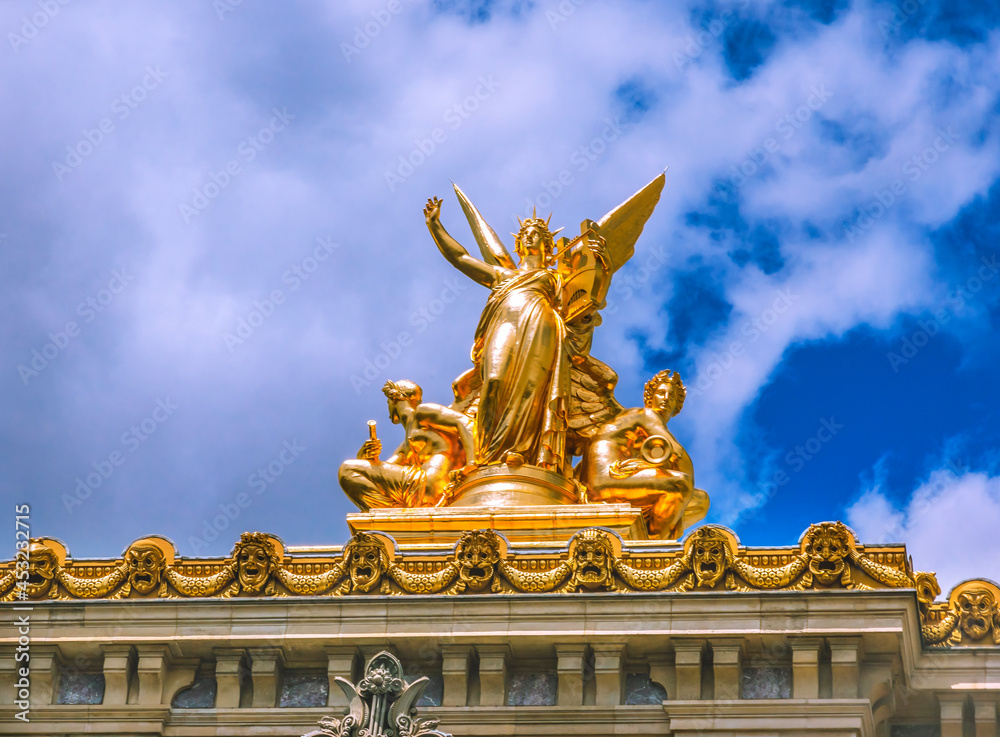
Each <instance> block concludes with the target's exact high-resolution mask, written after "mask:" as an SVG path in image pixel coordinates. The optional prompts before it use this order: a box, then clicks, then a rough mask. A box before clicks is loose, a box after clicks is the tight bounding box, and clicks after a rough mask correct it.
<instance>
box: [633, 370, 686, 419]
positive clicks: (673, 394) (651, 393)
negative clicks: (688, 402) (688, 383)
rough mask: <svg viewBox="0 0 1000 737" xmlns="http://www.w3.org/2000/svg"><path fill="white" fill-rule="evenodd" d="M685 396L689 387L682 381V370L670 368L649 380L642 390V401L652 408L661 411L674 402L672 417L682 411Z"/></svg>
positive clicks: (671, 410) (671, 411)
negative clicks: (671, 369)
mask: <svg viewBox="0 0 1000 737" xmlns="http://www.w3.org/2000/svg"><path fill="white" fill-rule="evenodd" d="M685 397H687V389H686V388H685V387H684V382H683V381H681V375H680V372H679V371H670V369H664V370H663V371H661V372H660V373H658V374H656V376H654V377H653V378H652V379H650V380H649V381H647V382H646V388H645V389H644V390H643V392H642V401H643V403H644V404H645V405H646V406H647V407H649V408H650V409H655V410H657V411H660V410H663V409H667V404H668V403H670V404H672V405H673V407H672V409H670V410H669V411H670V416H671V417H673V416H674V415H676V414H677V413H678V412H680V411H681V407H683V406H684V399H685Z"/></svg>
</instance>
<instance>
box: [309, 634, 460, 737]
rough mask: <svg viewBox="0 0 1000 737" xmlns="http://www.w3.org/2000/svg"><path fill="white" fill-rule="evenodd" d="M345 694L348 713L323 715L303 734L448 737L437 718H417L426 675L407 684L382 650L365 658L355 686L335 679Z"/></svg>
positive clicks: (321, 736) (319, 736)
mask: <svg viewBox="0 0 1000 737" xmlns="http://www.w3.org/2000/svg"><path fill="white" fill-rule="evenodd" d="M335 680H336V682H337V685H339V686H340V688H341V689H343V691H344V693H345V694H346V695H347V701H348V707H347V713H346V714H345V715H344V716H343V717H342V718H340V719H337V718H336V717H323V719H321V720H320V722H319V724H320V728H319V729H318V730H316V731H315V732H310V733H309V734H307V735H303V737H451V735H450V734H448V733H447V732H440V731H438V730H437V729H435V727H437V725H438V721H439V720H437V719H418V718H417V709H416V707H415V706H414V704H415V703H416V702H417V700H418V699H419V698H420V696H421V694H422V693H423V691H424V688H426V687H427V682H428V681H427V678H426V677H425V678H418V679H417V680H415V681H414V682H413V683H411V684H409V685H407V684H406V681H405V680H404V678H403V666H402V665H401V664H400V662H399V660H397V659H396V657H395V656H393V655H392V654H390V653H387V652H385V651H384V650H383V651H382V652H380V653H379V654H378V655H376V656H375V657H373V658H372V659H371V660H370V661H368V666H367V667H366V668H365V675H364V677H363V678H362V679H361V682H360V683H359V684H358V685H357V686H355V685H354V684H353V683H351V682H350V681H347V680H345V679H343V678H337V679H335Z"/></svg>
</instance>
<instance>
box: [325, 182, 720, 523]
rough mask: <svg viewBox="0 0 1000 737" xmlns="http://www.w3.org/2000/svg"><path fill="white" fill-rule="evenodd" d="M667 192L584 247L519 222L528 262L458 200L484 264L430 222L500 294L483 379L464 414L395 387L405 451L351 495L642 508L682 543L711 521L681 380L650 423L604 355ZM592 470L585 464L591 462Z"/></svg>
mask: <svg viewBox="0 0 1000 737" xmlns="http://www.w3.org/2000/svg"><path fill="white" fill-rule="evenodd" d="M664 181H665V177H664V175H663V174H661V175H660V176H658V177H657V178H656V179H654V180H653V181H652V182H650V183H649V184H648V185H647V186H645V187H644V188H642V189H641V190H640V191H639V192H637V193H636V194H635V195H633V196H632V197H630V198H629V199H628V200H626V201H625V202H624V203H622V204H621V205H619V206H618V207H616V208H614V209H613V210H612V211H611V212H609V213H608V214H607V215H605V216H604V217H603V218H601V219H600V220H599V221H597V222H594V221H593V220H584V221H583V222H582V223H581V226H580V235H578V236H576V237H574V238H572V239H569V238H566V237H563V238H559V240H558V241H557V240H556V239H555V236H556V235H557V234H558V233H559V231H558V230H556V231H552V230H551V229H550V226H549V222H550V220H551V216H550V218H549V219H542V218H539V217H537V216H533V217H531V218H528V219H527V220H524V221H521V222H520V228H519V230H518V232H517V233H516V234H514V255H512V254H511V253H510V252H509V251H508V250H507V248H506V246H505V245H504V244H503V242H502V241H501V239H500V238H499V236H497V234H496V232H495V231H494V230H493V229H492V228H491V227H490V226H489V224H488V223H487V222H486V220H485V219H484V218H483V216H482V215H481V214H480V212H479V211H478V210H477V209H476V207H475V205H473V204H472V201H471V200H470V199H469V198H468V197H467V196H466V195H465V193H464V192H462V191H461V190H460V189H459V188H458V187H457V186H456V187H455V194H456V195H457V197H458V201H459V204H460V205H461V207H462V211H463V212H464V214H465V216H466V218H467V220H468V222H469V225H470V227H471V229H472V234H473V238H474V239H475V241H476V244H477V245H478V247H479V252H480V255H481V258H480V257H477V256H473V255H471V254H470V253H469V251H468V250H466V249H465V247H463V246H462V245H461V244H460V243H459V242H458V241H457V240H456V239H455V238H453V237H452V236H451V234H450V233H448V231H447V230H446V229H445V227H444V226H443V225H442V224H441V218H440V215H441V206H442V203H441V200H440V199H438V198H436V197H432V198H431V199H429V200H428V201H427V205H426V207H425V208H424V218H425V221H426V224H427V228H428V230H429V232H430V234H431V237H432V239H433V241H434V243H435V245H436V246H437V248H438V250H439V251H440V252H441V254H442V255H443V256H444V257H445V259H447V261H448V262H449V263H450V264H451V265H452V266H454V267H455V268H456V269H458V270H459V271H460V272H461V273H462V274H464V275H465V276H467V277H468V278H470V279H471V280H472V281H474V282H476V283H477V284H479V285H481V286H483V287H486V288H487V289H488V290H489V295H488V297H487V299H486V306H485V307H484V309H483V312H482V314H481V316H480V319H479V324H478V326H477V327H476V330H475V333H474V335H473V339H472V350H471V354H470V357H471V360H472V367H471V368H470V369H469V370H468V371H466V372H465V373H463V374H462V375H461V376H459V377H458V378H457V379H456V380H455V382H454V384H453V390H454V401H453V402H452V404H451V405H450V406H449V407H444V406H442V405H437V404H420V402H421V396H420V390H419V387H417V386H416V384H413V383H412V382H409V381H400V382H395V383H394V382H390V383H389V384H387V385H386V389H385V390H384V391H386V393H387V396H389V412H390V417H391V418H392V421H393V422H394V423H397V424H402V425H403V429H404V433H405V439H404V441H403V444H402V445H401V446H400V448H399V450H397V452H396V453H395V454H394V455H393V456H392V457H391V458H390V459H388V460H387V461H381V460H380V459H379V453H380V450H381V443H380V441H379V440H378V439H377V438H376V437H375V435H374V434H373V435H372V436H371V437H370V438H369V440H367V441H366V442H365V443H364V445H362V447H361V450H360V452H359V453H358V458H357V459H356V460H349V461H345V462H344V464H343V465H342V466H341V470H340V483H341V486H342V487H343V489H344V491H345V492H346V493H347V495H348V497H350V498H351V500H352V501H353V502H354V503H355V504H357V505H358V506H359V507H360V508H361V509H362V510H366V511H367V510H370V509H372V508H376V507H391V508H398V509H411V508H417V507H426V506H450V505H456V506H479V507H484V506H489V507H496V506H510V507H518V506H532V505H539V504H543V505H544V504H586V503H627V504H631V505H632V506H635V507H637V508H639V509H641V510H642V512H643V518H644V520H645V523H646V525H647V528H648V532H649V534H650V535H651V536H652V537H658V538H674V539H676V538H678V537H680V535H681V534H682V532H683V530H684V528H685V527H688V526H690V525H691V524H693V523H694V522H697V521H698V520H700V519H702V518H703V517H704V516H705V513H706V512H707V511H708V504H709V502H708V495H707V494H706V493H705V492H704V491H702V490H699V489H695V487H694V471H693V466H692V464H691V459H690V457H689V456H688V454H687V453H686V452H685V451H684V449H683V447H682V446H681V444H680V443H679V442H677V439H676V438H675V437H674V436H673V434H672V433H671V432H670V431H668V430H667V427H666V425H667V421H668V420H669V419H670V417H672V416H673V415H675V414H676V413H677V412H678V411H679V410H680V406H681V404H682V403H683V392H684V388H683V384H682V383H681V381H680V376H679V375H677V374H676V373H674V374H670V373H669V372H661V373H660V374H657V377H654V379H653V380H651V382H650V384H651V386H650V387H649V388H648V390H647V397H646V406H645V407H644V408H639V409H633V410H626V409H625V408H623V407H622V406H621V405H620V404H619V403H618V401H617V400H616V399H615V397H614V388H615V385H616V384H617V381H618V376H617V374H616V373H615V372H614V370H613V369H611V368H610V367H609V366H606V365H605V364H603V363H601V362H600V361H598V360H597V359H596V358H594V357H592V356H591V355H590V348H591V344H592V342H593V334H594V329H595V328H596V327H597V326H598V325H600V323H601V315H600V310H601V309H602V308H604V307H605V305H606V296H607V293H608V288H609V287H610V284H611V280H612V277H613V275H614V273H615V272H616V271H617V270H618V269H620V268H621V267H622V266H623V265H624V264H625V263H626V262H627V261H628V260H629V258H631V256H632V254H633V252H634V250H635V243H636V241H637V239H638V238H639V235H640V234H641V232H642V230H643V227H644V226H645V223H646V221H647V220H648V219H649V217H650V215H651V214H652V213H653V209H654V208H655V207H656V203H657V202H658V201H659V197H660V193H661V191H662V189H663V185H664ZM581 458H582V460H580V462H579V463H578V462H577V459H581Z"/></svg>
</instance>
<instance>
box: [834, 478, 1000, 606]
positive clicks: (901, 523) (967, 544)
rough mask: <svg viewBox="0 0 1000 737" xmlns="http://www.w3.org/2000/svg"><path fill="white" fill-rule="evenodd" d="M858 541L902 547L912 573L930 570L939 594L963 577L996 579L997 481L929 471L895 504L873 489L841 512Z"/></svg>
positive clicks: (999, 541) (999, 564)
mask: <svg viewBox="0 0 1000 737" xmlns="http://www.w3.org/2000/svg"><path fill="white" fill-rule="evenodd" d="M847 522H848V524H849V525H850V526H851V527H852V528H853V529H854V531H855V532H857V534H858V537H859V538H860V540H861V542H865V543H879V542H904V543H906V550H907V552H908V553H909V554H910V555H911V556H912V558H913V565H914V567H915V568H916V569H917V570H921V571H935V572H936V573H937V577H938V582H939V583H940V584H941V589H942V591H943V592H944V593H945V594H947V592H948V591H949V590H950V589H951V588H952V587H954V586H955V584H957V583H959V582H961V581H964V580H966V579H969V578H990V579H997V578H1000V536H998V535H997V530H1000V477H998V476H989V475H987V474H985V473H963V474H961V475H956V474H954V473H953V472H952V471H951V470H949V469H947V468H941V469H938V470H936V471H934V472H933V473H932V474H931V475H930V477H929V478H928V479H927V480H926V481H925V482H924V483H922V484H921V485H920V486H919V487H917V489H916V490H914V492H913V494H912V495H911V496H910V498H909V500H908V501H907V502H906V503H905V504H903V505H900V506H897V505H895V504H894V503H893V502H892V501H891V500H890V499H889V498H888V496H887V495H886V493H885V492H884V491H883V490H882V489H881V488H880V487H879V486H878V485H875V486H873V487H871V488H868V489H866V490H865V491H864V492H863V493H862V494H861V496H860V497H859V498H858V500H857V501H855V502H854V503H853V504H852V505H851V506H849V507H848V508H847Z"/></svg>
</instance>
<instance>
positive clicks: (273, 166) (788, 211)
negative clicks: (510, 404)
mask: <svg viewBox="0 0 1000 737" xmlns="http://www.w3.org/2000/svg"><path fill="white" fill-rule="evenodd" d="M998 22H1000V10H998V9H997V8H995V7H992V6H989V5H988V4H980V3H973V2H958V3H956V2H951V3H944V2H938V1H937V0H926V2H920V1H919V0H910V1H909V2H905V3H898V4H894V3H890V2H821V3H810V2H785V3H763V2H756V1H755V0H736V1H735V2H732V3H724V2H679V3H657V2H651V1H649V2H642V1H638V0H637V1H633V2H626V1H622V0H616V1H615V2H599V1H598V0H563V1H562V2H556V1H553V2H542V1H539V2H514V1H511V0H508V1H503V0H497V1H495V2H489V1H485V0H481V1H479V2H462V1H460V0H451V1H446V0H438V1H435V2H424V1H421V0H398V1H397V0H393V1H392V2H389V0H386V1H385V2H382V1H381V0H376V1H374V2H360V1H359V2H350V1H345V0H338V1H337V2H284V3H280V4H277V3H266V4H265V3H262V2H257V1H255V0H243V1H242V2H238V1H237V0H216V1H215V2H209V0H205V1H204V2H201V3H185V4H182V5H177V4H174V5H169V6H143V7H138V6H135V7H133V6H122V5H121V4H117V3H102V2H94V3H72V2H67V3H66V4H61V3H60V2H58V0H52V2H42V1H40V0H36V1H35V2H9V3H5V4H4V6H3V7H2V8H0V30H2V31H3V33H4V37H5V41H4V46H3V48H2V49H0V54H3V56H4V63H3V64H2V66H0V80H2V85H0V96H2V99H3V102H4V103H5V104H3V105H2V106H0V121H2V125H3V130H4V133H5V135H4V136H3V141H2V143H0V160H2V164H3V171H4V172H6V174H7V177H6V179H5V182H4V184H3V185H0V187H2V189H3V192H2V197H0V279H2V280H3V281H4V288H3V290H2V291H0V304H2V309H3V314H4V316H5V319H4V320H3V321H2V324H0V352H2V356H3V362H2V365H0V402H2V403H3V407H2V409H3V413H2V416H3V417H4V420H3V424H2V426H0V427H2V429H0V433H2V436H0V437H2V440H0V464H2V466H0V471H2V473H0V493H2V495H3V498H4V500H5V501H6V502H7V503H9V504H14V503H25V502H26V503H30V504H31V521H32V531H33V534H35V535H37V536H41V535H45V536H52V537H56V538H59V539H61V540H63V541H64V542H65V543H66V544H67V545H68V546H69V549H70V551H71V553H73V554H75V555H76V556H78V557H90V556H113V555H117V554H119V553H120V552H121V550H123V549H124V548H125V547H126V546H127V545H128V544H129V543H130V542H131V541H132V540H134V539H136V538H138V537H140V536H143V535H146V534H151V533H158V534H163V535H166V536H168V537H170V538H171V539H173V540H174V541H175V543H176V544H177V547H178V549H179V551H180V553H181V554H182V555H193V554H223V553H226V552H228V551H229V549H230V548H231V546H232V543H233V542H234V541H235V539H237V538H238V536H239V533H240V532H242V531H243V530H263V531H268V532H272V533H275V534H277V535H279V536H280V537H282V538H283V539H284V540H285V542H286V543H287V544H290V545H294V544H310V543H330V542H339V541H343V540H344V539H346V537H347V528H346V525H345V523H344V515H345V514H346V513H347V512H349V511H351V506H350V504H349V503H348V502H347V501H346V498H345V497H344V496H343V495H342V493H341V492H340V490H339V488H338V486H337V480H336V474H337V467H338V465H339V463H340V461H341V460H343V459H345V458H348V457H352V456H353V455H354V453H355V452H356V450H357V447H358V446H359V445H360V443H361V442H362V441H363V440H364V439H365V436H366V428H365V421H366V420H368V419H370V418H372V419H376V420H378V421H379V426H380V428H381V429H380V434H381V435H382V436H383V438H385V439H387V441H394V440H397V439H398V431H396V428H391V427H390V425H389V423H388V419H387V417H386V416H385V405H384V399H383V397H382V394H381V392H380V391H379V387H380V386H381V384H382V383H383V382H384V381H385V380H386V379H389V378H392V379H399V378H410V379H413V380H415V381H417V382H418V383H420V384H421V385H422V386H423V387H424V390H425V396H426V397H427V398H428V399H429V400H432V401H434V400H436V401H441V402H447V401H448V398H449V396H450V383H451V381H452V379H453V378H454V377H455V376H457V375H458V374H459V373H461V372H462V371H464V370H465V369H466V368H467V366H468V349H469V346H470V342H471V337H472V334H473V331H474V329H475V324H476V321H477V319H478V315H479V312H480V311H481V309H482V306H483V304H484V302H485V298H486V292H485V291H484V290H483V289H481V288H480V287H478V286H476V285H474V284H472V283H470V282H468V280H466V279H465V278H464V277H462V276H461V275H460V274H458V273H457V272H455V271H454V270H453V269H452V268H451V267H450V266H449V265H448V264H447V263H446V262H445V261H444V260H443V259H442V258H441V257H440V255H439V254H438V253H437V251H436V249H435V248H434V245H433V243H432V242H431V240H430V237H429V236H428V234H427V232H426V229H425V227H424V224H423V217H422V214H421V208H422V206H423V203H424V201H425V200H426V199H427V198H428V197H430V196H431V195H437V196H441V197H444V200H445V205H444V209H443V215H442V217H443V219H444V221H445V223H446V225H447V226H448V227H449V228H450V230H451V231H452V233H453V234H454V235H456V236H457V237H458V238H459V240H461V241H463V242H465V243H466V244H468V245H472V243H471V238H470V236H469V232H468V228H467V225H466V224H465V223H464V218H462V217H461V215H460V210H459V208H458V205H457V202H456V201H455V199H454V198H453V197H452V196H451V194H450V192H449V189H450V181H449V180H454V181H456V182H458V183H459V184H460V185H461V186H462V187H463V189H464V190H465V191H466V192H467V193H468V194H469V196H470V197H471V198H472V199H473V201H474V202H475V203H476V204H477V205H478V207H479V208H480V209H481V210H482V212H483V213H484V215H485V216H486V218H487V219H488V220H489V221H490V222H491V223H492V224H493V226H494V228H495V229H496V230H497V231H498V232H500V233H506V232H507V231H509V230H512V229H514V228H515V223H516V217H517V216H519V215H520V216H523V215H525V214H526V213H530V211H531V208H532V207H533V206H537V207H538V209H539V210H540V211H542V212H543V213H544V214H545V215H548V213H549V212H553V213H554V215H553V218H552V224H553V226H555V227H566V228H567V229H569V230H574V229H575V227H576V224H577V223H578V222H579V221H580V220H582V219H584V218H594V219H596V218H599V217H600V216H601V215H603V214H604V213H605V212H606V211H607V210H609V209H610V208H611V207H613V206H614V205H616V204H618V203H619V202H620V201H621V200H623V199H624V198H625V197H627V196H628V195H630V194H631V193H632V192H634V191H635V190H636V189H638V188H639V187H640V186H642V185H643V184H644V183H646V182H647V181H649V180H650V179H651V178H652V177H653V176H655V175H656V174H657V173H658V172H659V171H661V170H662V169H663V168H664V167H665V166H669V170H668V173H667V185H666V188H665V190H664V193H663V197H662V199H661V203H660V205H659V207H658V209H657V211H656V213H655V214H654V215H653V217H652V218H651V220H650V221H649V224H648V226H647V228H646V231H645V233H644V235H643V237H642V239H641V240H640V242H639V244H638V247H637V251H636V254H635V256H634V258H633V259H632V261H631V262H630V263H629V264H628V265H627V266H626V267H625V268H624V269H623V270H622V271H621V272H619V273H618V275H617V276H616V281H615V283H614V284H613V286H612V290H611V299H610V304H609V307H608V309H607V310H606V311H605V318H604V325H603V326H602V327H601V328H600V329H599V331H598V334H597V338H596V340H595V346H594V351H593V353H594V355H596V356H597V357H598V358H601V359H603V360H605V361H606V362H607V363H609V364H611V365H612V366H613V367H614V368H615V369H616V370H617V371H618V372H619V374H620V377H621V380H620V383H619V390H618V396H619V399H620V400H621V401H622V402H623V403H625V404H627V405H630V406H635V405H637V404H639V403H640V402H641V394H642V384H643V382H644V381H645V380H646V379H647V378H648V377H649V376H650V375H651V374H652V373H654V372H656V371H658V370H660V369H663V368H671V369H677V370H680V371H681V372H682V375H683V376H684V378H685V381H686V383H687V384H688V386H689V395H688V400H687V403H686V404H685V407H684V410H683V412H682V413H681V415H679V416H678V417H677V418H676V419H675V420H674V422H673V427H674V430H675V432H676V434H677V435H678V437H679V438H680V439H681V441H682V442H683V443H684V444H685V446H686V447H687V448H688V450H689V451H690V453H691V455H692V457H693V460H694V464H695V474H696V481H697V483H698V486H700V487H702V488H704V489H706V490H708V492H709V493H710V495H711V497H712V501H713V510H712V512H711V514H710V517H709V519H710V521H712V522H718V523H722V524H727V525H730V526H732V527H733V528H734V529H735V530H736V532H737V534H738V535H739V536H740V537H741V539H742V540H743V542H745V543H747V544H754V545H765V544H793V543H795V542H796V540H797V539H798V536H799V534H800V533H801V532H802V531H803V530H804V529H805V528H806V527H807V526H808V525H809V524H810V523H813V522H818V521H822V520H830V519H842V520H844V521H845V522H848V523H849V524H850V525H852V526H853V527H854V529H855V530H856V531H857V532H858V534H859V536H860V537H861V538H862V539H863V540H864V541H867V542H889V541H905V542H906V543H907V544H908V546H909V549H910V552H911V554H912V555H913V557H914V560H915V563H916V565H917V566H918V567H919V568H922V569H931V570H937V571H938V573H939V575H940V577H941V579H942V582H943V583H944V584H945V585H950V584H953V583H956V582H957V581H959V580H961V579H963V578H968V577H972V576H989V577H993V578H997V577H998V576H1000V563H998V562H997V561H998V558H1000V556H998V542H997V536H996V534H995V531H996V530H997V529H998V528H1000V468H998V461H1000V454H998V447H1000V430H998V428H1000V422H998V419H1000V418H998V408H1000V389H998V383H997V381H996V378H995V377H996V369H995V367H996V365H997V361H998V359H1000V348H998V342H997V340H996V339H995V337H994V335H995V334H996V331H997V328H998V326H1000V264H998V262H997V258H998V253H1000V245H998V244H1000V237H998V236H1000V138H998V134H1000V130H998V116H997V112H998V105H1000V68H998V67H1000V53H998V51H1000V49H998V46H1000V34H998V32H997V25H998ZM366 368H367V371H368V375H367V376H366V373H365V372H366ZM269 466H270V468H271V471H268V470H267V469H268V467H269ZM260 469H263V472H261V470H260ZM88 479H89V482H88ZM81 483H83V484H84V487H82V488H81V487H80V484H81ZM239 501H242V502H243V506H240V504H239V503H238V502H239ZM227 511H228V513H229V516H230V517H231V518H232V519H227V518H226V517H225V513H226V512H227ZM11 513H13V512H11ZM220 515H222V516H221V517H220ZM219 520H221V522H220V521H219ZM218 528H223V529H222V530H221V531H220V530H219V529H218Z"/></svg>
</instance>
